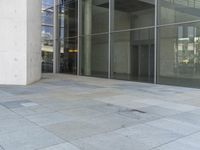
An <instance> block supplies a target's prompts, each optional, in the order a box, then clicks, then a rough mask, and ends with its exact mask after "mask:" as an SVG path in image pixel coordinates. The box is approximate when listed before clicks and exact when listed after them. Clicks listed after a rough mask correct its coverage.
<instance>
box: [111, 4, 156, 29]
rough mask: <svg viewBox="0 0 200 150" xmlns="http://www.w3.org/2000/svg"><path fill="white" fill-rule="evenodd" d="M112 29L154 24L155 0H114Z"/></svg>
mask: <svg viewBox="0 0 200 150" xmlns="http://www.w3.org/2000/svg"><path fill="white" fill-rule="evenodd" d="M114 9H115V11H114V29H115V30H123V29H132V28H138V27H147V26H154V23H155V22H154V20H155V0H114Z"/></svg>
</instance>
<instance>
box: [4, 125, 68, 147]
mask: <svg viewBox="0 0 200 150" xmlns="http://www.w3.org/2000/svg"><path fill="white" fill-rule="evenodd" d="M63 142H64V141H63V140H62V139H60V138H58V137H56V136H55V135H53V134H52V133H49V132H47V131H45V130H44V129H42V128H39V127H25V128H23V129H21V130H17V131H15V132H11V133H7V134H0V144H1V145H2V147H4V149H5V150H35V149H39V148H43V147H48V146H51V145H55V144H59V143H63Z"/></svg>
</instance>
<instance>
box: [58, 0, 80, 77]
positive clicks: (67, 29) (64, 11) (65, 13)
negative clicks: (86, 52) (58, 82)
mask: <svg viewBox="0 0 200 150" xmlns="http://www.w3.org/2000/svg"><path fill="white" fill-rule="evenodd" d="M59 7H60V9H59V16H60V17H59V26H60V30H59V33H60V60H59V61H60V62H59V65H60V73H69V74H77V54H78V46H77V43H78V41H77V36H78V0H70V1H69V0H63V1H62V3H61V4H60V6H59Z"/></svg>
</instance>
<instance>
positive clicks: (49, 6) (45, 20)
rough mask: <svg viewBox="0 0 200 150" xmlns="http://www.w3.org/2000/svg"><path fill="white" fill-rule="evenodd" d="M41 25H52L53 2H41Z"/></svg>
mask: <svg viewBox="0 0 200 150" xmlns="http://www.w3.org/2000/svg"><path fill="white" fill-rule="evenodd" d="M42 24H48V25H53V0H42Z"/></svg>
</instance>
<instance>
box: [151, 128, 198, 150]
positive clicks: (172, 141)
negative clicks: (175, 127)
mask: <svg viewBox="0 0 200 150" xmlns="http://www.w3.org/2000/svg"><path fill="white" fill-rule="evenodd" d="M197 133H200V130H198V131H196V132H193V133H191V134H188V135H184V136H182V137H179V138H176V139H174V140H171V141H169V142H166V143H163V144H160V145H158V146H155V147H153V148H151V149H150V150H155V149H157V148H159V147H162V146H164V145H167V144H170V143H174V142H176V141H178V140H180V139H184V138H186V137H189V136H192V135H195V134H197Z"/></svg>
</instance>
